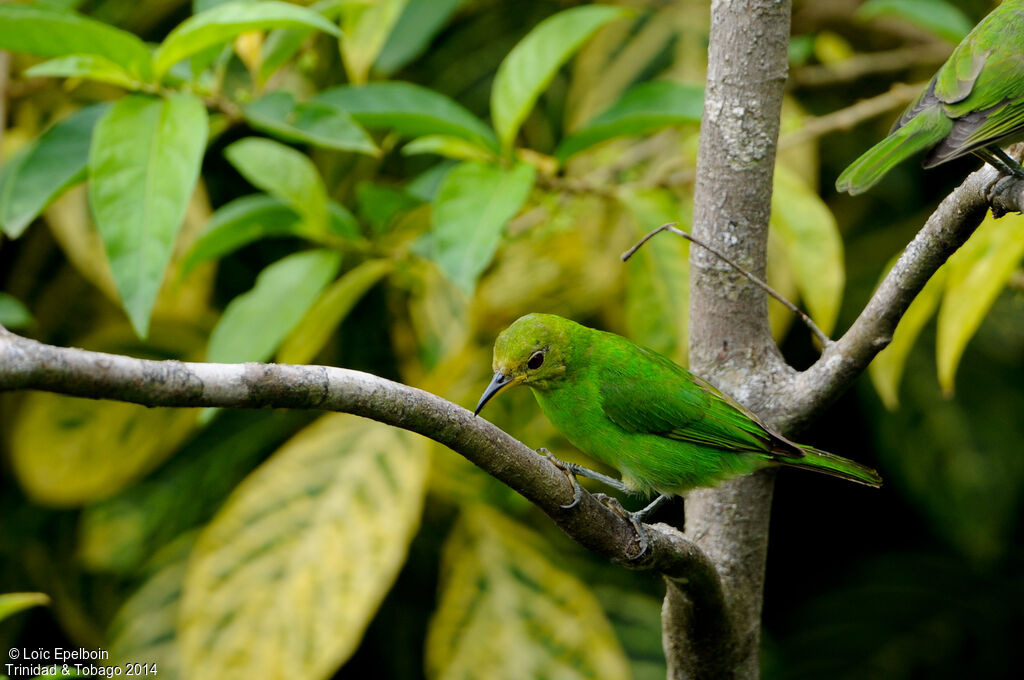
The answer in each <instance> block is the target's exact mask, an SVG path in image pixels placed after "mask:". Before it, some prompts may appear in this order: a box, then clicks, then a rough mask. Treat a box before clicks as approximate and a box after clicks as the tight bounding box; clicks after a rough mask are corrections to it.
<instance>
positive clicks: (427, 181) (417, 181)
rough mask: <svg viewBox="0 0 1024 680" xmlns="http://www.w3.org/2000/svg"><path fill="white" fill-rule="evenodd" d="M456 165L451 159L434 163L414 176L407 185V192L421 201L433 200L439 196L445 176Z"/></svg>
mask: <svg viewBox="0 0 1024 680" xmlns="http://www.w3.org/2000/svg"><path fill="white" fill-rule="evenodd" d="M456 165H457V164H456V163H455V162H454V161H451V160H444V161H441V162H440V163H437V164H436V165H432V166H431V167H430V168H429V169H427V170H424V171H423V172H421V173H420V174H418V175H416V176H415V177H413V178H412V180H411V181H410V182H409V183H408V184H407V185H406V186H405V190H406V192H407V193H409V194H411V195H412V196H415V197H416V198H418V199H420V200H421V201H433V200H434V199H435V198H436V197H437V192H438V191H439V190H440V188H441V184H442V183H443V182H444V178H445V177H447V176H448V173H449V172H451V170H452V168H454V167H456Z"/></svg>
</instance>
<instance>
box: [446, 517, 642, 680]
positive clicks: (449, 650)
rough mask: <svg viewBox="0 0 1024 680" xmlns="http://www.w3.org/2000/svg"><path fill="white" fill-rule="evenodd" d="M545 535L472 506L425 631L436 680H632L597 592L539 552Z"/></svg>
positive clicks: (450, 547) (451, 543)
mask: <svg viewBox="0 0 1024 680" xmlns="http://www.w3.org/2000/svg"><path fill="white" fill-rule="evenodd" d="M538 540H539V539H538V538H537V537H536V536H534V535H533V534H531V533H530V532H529V531H527V530H526V529H524V528H523V527H521V526H519V525H517V524H515V523H513V522H511V521H510V520H508V519H505V517H503V516H502V515H500V514H498V513H496V512H494V511H492V510H488V509H487V508H486V507H485V506H475V507H470V508H467V509H466V511H465V512H463V513H462V516H461V518H460V519H459V522H458V523H457V524H456V526H455V528H454V529H453V530H452V533H451V536H449V538H448V541H447V543H446V544H445V548H444V556H443V558H442V564H441V602H440V604H439V605H438V608H437V611H436V612H435V614H434V618H433V619H432V620H431V622H430V628H429V630H428V632H427V659H426V666H427V677H429V678H431V679H432V680H461V679H462V678H465V679H467V680H476V679H477V678H488V679H489V680H506V679H508V680H513V679H515V680H518V679H520V678H564V679H569V678H591V679H597V680H605V679H608V680H611V679H618V678H628V677H629V676H630V673H629V666H628V663H627V661H626V658H625V656H624V654H623V652H622V649H621V648H620V646H619V642H618V640H617V639H616V637H615V633H614V632H613V631H612V628H611V625H610V624H609V623H608V620H607V619H606V618H605V615H604V612H603V611H602V609H601V606H600V604H598V602H597V599H596V598H595V597H594V594H593V593H592V592H591V591H590V590H589V589H588V588H587V586H585V585H584V584H583V583H581V582H580V581H579V580H577V579H576V577H575V576H573V575H571V574H569V573H568V572H565V571H562V570H561V569H559V568H558V567H557V566H555V565H554V564H552V563H551V562H549V561H548V560H547V558H545V557H544V555H542V554H541V553H540V552H539V551H538V550H537V549H536V548H535V547H534V546H535V545H536V544H537V542H538Z"/></svg>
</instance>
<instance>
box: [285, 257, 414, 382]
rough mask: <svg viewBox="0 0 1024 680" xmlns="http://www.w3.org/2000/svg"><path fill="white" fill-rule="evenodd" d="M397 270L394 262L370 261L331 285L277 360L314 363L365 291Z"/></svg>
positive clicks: (310, 309)
mask: <svg viewBox="0 0 1024 680" xmlns="http://www.w3.org/2000/svg"><path fill="white" fill-rule="evenodd" d="M394 268H395V265H394V263H393V262H392V261H391V260H369V261H367V262H363V263H362V264H361V265H359V266H358V267H356V268H355V269H352V270H351V271H349V272H346V273H345V275H344V276H342V277H341V278H340V279H338V280H337V281H335V282H334V283H332V284H331V285H330V286H329V287H328V288H327V290H325V291H324V293H323V295H321V296H320V299H319V300H317V301H316V303H315V304H314V305H313V306H312V307H310V308H309V311H308V312H306V317H305V318H304V319H303V320H302V321H301V322H300V323H299V325H298V326H296V327H295V330H294V331H292V334H291V336H290V337H289V338H288V339H287V340H286V341H285V342H284V344H283V345H281V349H280V350H279V351H278V353H277V361H278V362H279V363H282V364H308V363H309V362H310V361H312V360H313V358H314V357H316V355H317V354H318V353H319V352H320V350H321V349H323V348H324V345H326V344H327V341H328V340H329V339H330V337H331V333H333V332H334V329H335V328H337V327H338V324H340V323H341V322H342V321H344V319H345V317H346V316H348V313H349V312H350V311H352V308H353V307H355V305H356V303H357V302H359V300H361V299H362V297H363V295H365V294H366V291H368V290H370V288H372V287H373V286H374V285H375V284H376V283H377V282H378V281H380V280H381V279H382V278H383V277H384V276H386V275H387V274H389V273H390V272H391V271H392V270H393V269H394Z"/></svg>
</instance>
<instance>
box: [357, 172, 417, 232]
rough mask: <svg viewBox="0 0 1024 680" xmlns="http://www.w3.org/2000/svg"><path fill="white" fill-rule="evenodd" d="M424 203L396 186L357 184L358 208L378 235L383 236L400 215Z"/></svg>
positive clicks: (370, 183) (361, 215) (368, 183)
mask: <svg viewBox="0 0 1024 680" xmlns="http://www.w3.org/2000/svg"><path fill="white" fill-rule="evenodd" d="M422 204H423V201H422V200H420V199H419V198H417V197H415V196H413V195H412V194H410V193H409V192H407V191H403V190H402V189H397V188H395V187H390V186H385V185H382V184H374V183H372V182H361V183H360V184H358V185H357V186H356V210H357V211H358V212H359V216H360V217H362V218H363V219H364V220H366V221H367V222H369V224H370V229H371V231H372V232H373V234H374V235H376V236H383V235H384V234H385V233H387V232H388V227H389V226H390V225H391V223H392V221H394V220H395V218H397V217H398V216H399V215H401V214H402V213H404V212H407V211H409V210H412V209H413V208H416V207H418V206H420V205H422Z"/></svg>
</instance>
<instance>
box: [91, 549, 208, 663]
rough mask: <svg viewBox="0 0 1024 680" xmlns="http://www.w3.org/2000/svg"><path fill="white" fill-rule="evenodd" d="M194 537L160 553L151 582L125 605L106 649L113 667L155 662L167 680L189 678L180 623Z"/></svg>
mask: <svg viewBox="0 0 1024 680" xmlns="http://www.w3.org/2000/svg"><path fill="white" fill-rule="evenodd" d="M195 539H196V535H195V533H191V534H188V535H186V536H182V537H181V538H180V539H179V540H177V541H174V542H173V543H172V544H170V545H168V546H166V547H165V548H164V549H163V550H161V551H159V552H158V553H157V554H156V555H155V556H154V557H153V559H152V563H153V564H152V566H151V569H150V573H149V574H147V576H146V580H145V581H143V583H142V585H140V586H139V587H138V588H137V589H136V590H135V592H134V593H132V595H131V596H130V597H129V598H128V599H127V600H125V602H124V604H123V605H121V608H120V609H119V610H118V612H117V614H116V615H115V616H114V620H113V621H112V622H111V624H110V628H109V629H108V630H107V647H108V648H109V652H110V657H111V660H112V661H113V662H114V663H117V664H128V663H132V664H135V663H138V664H145V665H146V666H147V667H148V666H149V665H150V664H153V665H154V666H155V668H156V669H157V673H159V675H158V676H157V677H159V678H162V680H180V679H181V678H183V677H184V676H183V674H182V672H181V657H180V652H179V650H178V625H177V624H178V614H179V612H180V610H181V590H182V585H183V584H184V582H185V568H186V566H187V565H188V557H189V554H190V552H191V551H192V546H193V545H194V544H195ZM121 667H122V668H123V667H124V666H123V665H122V666H121ZM140 675H147V673H145V672H143V673H140Z"/></svg>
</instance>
